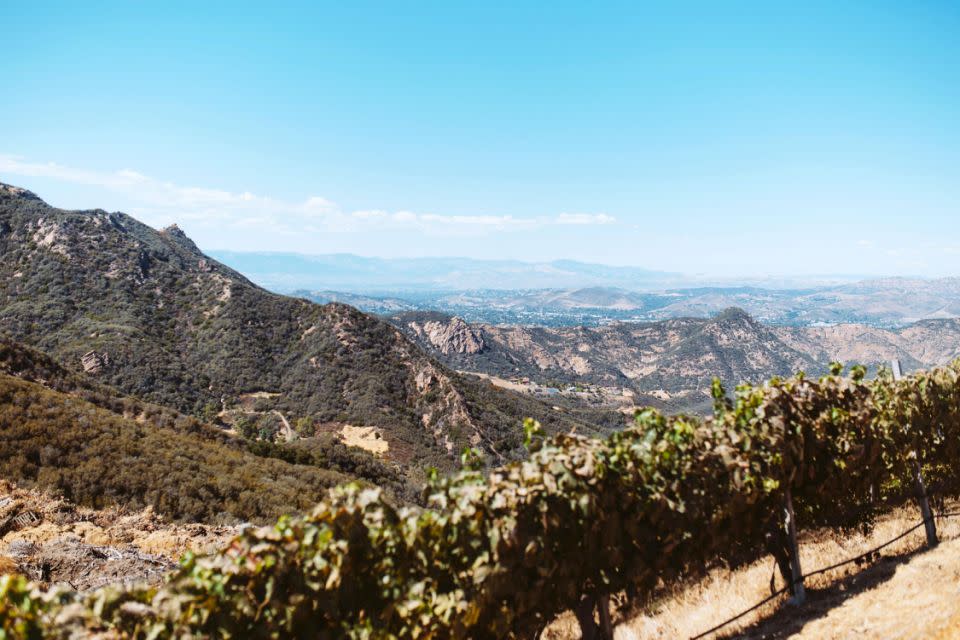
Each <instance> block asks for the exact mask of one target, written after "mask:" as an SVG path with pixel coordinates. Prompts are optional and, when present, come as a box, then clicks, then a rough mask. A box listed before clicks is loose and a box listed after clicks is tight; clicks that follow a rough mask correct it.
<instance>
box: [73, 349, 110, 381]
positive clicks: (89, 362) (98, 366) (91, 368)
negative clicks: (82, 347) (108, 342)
mask: <svg viewBox="0 0 960 640" xmlns="http://www.w3.org/2000/svg"><path fill="white" fill-rule="evenodd" d="M80 364H81V365H83V371H84V373H89V374H91V375H97V374H98V373H103V370H104V369H106V368H107V366H109V364H110V356H109V354H106V353H97V352H96V351H87V352H86V353H85V354H83V355H82V356H80Z"/></svg>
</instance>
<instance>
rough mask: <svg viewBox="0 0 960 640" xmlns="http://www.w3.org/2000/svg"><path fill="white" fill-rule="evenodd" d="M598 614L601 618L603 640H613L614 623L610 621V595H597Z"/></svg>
mask: <svg viewBox="0 0 960 640" xmlns="http://www.w3.org/2000/svg"><path fill="white" fill-rule="evenodd" d="M597 616H598V617H599V618H600V635H601V636H602V637H603V640H613V624H612V623H611V621H610V596H608V595H607V594H603V595H602V596H598V597H597Z"/></svg>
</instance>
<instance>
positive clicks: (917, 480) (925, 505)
mask: <svg viewBox="0 0 960 640" xmlns="http://www.w3.org/2000/svg"><path fill="white" fill-rule="evenodd" d="M890 368H891V369H893V379H894V380H900V379H901V378H903V369H902V368H901V367H900V361H899V360H892V361H891V362H890ZM913 464H914V484H915V487H914V488H915V490H916V493H917V503H918V504H919V505H920V515H921V516H922V517H923V528H924V530H925V531H926V534H927V546H928V547H935V546H937V544H938V543H939V542H940V541H939V540H938V539H937V523H936V522H935V521H934V519H933V511H932V510H931V509H930V499H929V498H928V497H927V485H926V484H925V483H924V482H923V472H922V471H921V469H920V459H919V458H918V457H917V453H916V452H915V451H914V452H913Z"/></svg>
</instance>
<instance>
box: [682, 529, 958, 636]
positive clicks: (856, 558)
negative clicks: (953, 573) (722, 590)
mask: <svg viewBox="0 0 960 640" xmlns="http://www.w3.org/2000/svg"><path fill="white" fill-rule="evenodd" d="M956 516H960V511H957V512H951V513H941V514H938V515H937V516H935V517H937V518H953V517H956ZM924 524H925V521H924V520H921V521H920V522H919V524H916V525H914V526H912V527H910V528H909V529H907V530H906V531H904V532H903V533H901V534H900V535H898V536H896V537H895V538H891V539H890V540H887V541H886V542H884V543H883V544H881V545H878V546H876V547H874V548H872V549H870V550H869V551H865V552H863V553H861V554H860V555H857V556H854V557H852V558H850V559H848V560H843V561H842V562H838V563H836V564H832V565H830V566H829V567H823V568H822V569H817V570H816V571H811V572H810V573H805V574H803V579H806V578H809V577H811V576H816V575H819V574H821V573H826V572H828V571H832V570H834V569H838V568H840V567H842V566H844V565H848V564H851V563H853V562H857V561H859V560H862V559H864V558H867V557H869V556H872V555H873V554H875V553H876V552H878V551H880V550H881V549H883V548H884V547H889V546H890V545H891V544H893V543H894V542H896V541H897V540H900V539H902V538H905V537H907V536H908V535H910V534H911V533H913V532H914V531H916V530H917V529H919V528H920V527H922V526H923V525H924ZM788 590H789V587H784V588H783V589H780V590H779V591H777V592H776V593H774V594H773V595H771V596H770V597H768V598H764V599H763V600H761V601H760V602H758V603H757V604H755V605H753V606H752V607H750V608H749V609H746V610H745V611H742V612H740V613H738V614H737V615H735V616H733V617H732V618H729V619H728V620H725V621H723V622H721V623H720V624H718V625H716V626H715V627H711V628H710V629H707V630H706V631H704V632H703V633H700V634H698V635H695V636H693V637H692V638H690V640H700V639H701V638H705V637H707V636H709V635H710V634H712V633H715V632H717V631H719V630H720V629H723V628H724V627H726V626H727V625H730V624H732V623H734V622H736V621H737V620H739V619H740V618H742V617H743V616H745V615H747V614H748V613H752V612H753V611H756V610H757V609H759V608H760V607H762V606H763V605H765V604H767V603H768V602H770V601H771V600H774V599H776V598H778V597H780V596H781V595H783V594H784V593H786V592H787V591H788Z"/></svg>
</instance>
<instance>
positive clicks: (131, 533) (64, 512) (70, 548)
mask: <svg viewBox="0 0 960 640" xmlns="http://www.w3.org/2000/svg"><path fill="white" fill-rule="evenodd" d="M236 533H237V528H236V527H214V526H208V525H202V524H185V525H181V524H174V523H171V522H169V521H166V520H164V519H163V518H161V517H159V516H157V515H156V514H154V513H153V511H152V510H151V509H149V508H148V509H145V510H143V511H140V512H136V513H132V512H128V511H125V510H123V509H106V510H94V509H85V508H82V507H77V506H75V505H73V504H71V503H69V502H67V501H65V500H62V499H59V498H53V497H50V496H48V495H45V494H43V493H41V492H39V491H32V490H25V489H20V488H17V487H16V486H14V485H13V484H11V483H9V482H6V481H2V480H0V573H12V572H15V573H20V574H23V575H25V576H27V577H29V578H31V579H33V580H37V581H39V582H41V583H45V584H67V585H69V586H71V587H72V588H74V589H78V590H87V589H94V588H97V587H99V586H102V585H105V584H111V583H132V582H149V583H157V582H159V581H160V580H161V579H162V578H163V576H164V575H165V574H166V573H167V572H168V571H170V570H171V569H173V568H174V567H175V566H176V560H177V559H178V558H179V557H180V556H182V555H183V554H184V553H185V552H187V551H195V552H203V551H212V550H214V549H216V548H219V547H220V546H222V545H223V544H224V543H225V542H226V541H227V540H228V539H230V538H231V537H233V536H234V535H236Z"/></svg>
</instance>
